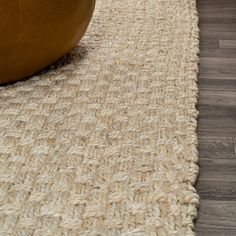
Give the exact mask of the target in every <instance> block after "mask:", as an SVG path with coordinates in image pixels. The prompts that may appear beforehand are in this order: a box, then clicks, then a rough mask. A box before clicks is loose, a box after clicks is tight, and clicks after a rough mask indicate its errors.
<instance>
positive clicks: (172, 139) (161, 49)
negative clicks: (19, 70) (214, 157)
mask: <svg viewBox="0 0 236 236" xmlns="http://www.w3.org/2000/svg"><path fill="white" fill-rule="evenodd" d="M197 23H198V17H197V12H196V4H195V0H139V1H137V0H129V1H127V0H119V1H112V0H98V1H97V7H96V11H95V14H94V18H93V21H92V24H91V25H90V27H89V30H88V31H87V34H86V36H85V37H84V39H83V40H82V42H81V43H80V46H78V47H77V48H76V49H75V50H74V51H73V52H72V54H71V55H69V56H68V57H65V58H64V59H63V60H61V61H60V62H58V63H57V64H56V65H54V67H55V68H53V67H51V68H50V69H49V70H48V71H47V72H45V73H43V74H40V75H37V76H35V77H34V78H31V79H29V80H26V81H21V82H18V83H16V84H12V85H10V86H7V87H1V89H0V235H3V236H9V235H14V236H16V235H17V236H20V235H21V236H29V235H34V236H57V235H65V236H77V235H78V236H103V235H104V236H149V235H150V236H165V235H166V236H173V235H175V236H183V235H193V234H194V233H193V219H194V218H195V217H196V214H197V211H196V206H197V204H198V195H197V194H196V191H195V189H194V187H193V184H194V182H195V179H196V175H197V173H198V167H197V165H196V162H197V148H196V145H197V137H196V116H197V111H196V108H195V105H196V101H197V85H196V79H197V69H198V65H197V63H198V57H197V53H198V26H197Z"/></svg>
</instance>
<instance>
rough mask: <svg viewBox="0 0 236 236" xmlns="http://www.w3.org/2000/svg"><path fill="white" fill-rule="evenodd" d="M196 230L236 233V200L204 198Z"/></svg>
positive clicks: (224, 233) (225, 235)
mask: <svg viewBox="0 0 236 236" xmlns="http://www.w3.org/2000/svg"><path fill="white" fill-rule="evenodd" d="M196 225H197V227H196V231H197V232H198V235H200V232H204V233H205V234H206V233H207V232H208V231H214V232H215V233H216V234H215V235H224V236H228V235H230V234H231V235H236V201H216V200H202V201H201V205H200V210H199V218H198V220H197V224H196Z"/></svg>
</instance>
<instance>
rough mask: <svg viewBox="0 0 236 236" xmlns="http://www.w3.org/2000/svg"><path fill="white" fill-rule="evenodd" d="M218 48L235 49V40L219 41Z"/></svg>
mask: <svg viewBox="0 0 236 236" xmlns="http://www.w3.org/2000/svg"><path fill="white" fill-rule="evenodd" d="M219 44H220V48H230V49H235V48H236V40H219Z"/></svg>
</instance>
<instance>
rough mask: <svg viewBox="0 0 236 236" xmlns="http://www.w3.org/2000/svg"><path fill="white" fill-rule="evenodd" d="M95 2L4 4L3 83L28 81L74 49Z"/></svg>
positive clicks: (0, 9)
mask: <svg viewBox="0 0 236 236" xmlns="http://www.w3.org/2000/svg"><path fill="white" fill-rule="evenodd" d="M94 6H95V0H1V1H0V83H5V82H9V81H15V80H18V79H22V78H25V77H27V76H30V75H32V74H34V73H35V72H37V71H39V70H41V69H42V68H44V67H45V66H47V65H49V64H50V63H52V62H54V61H55V60H57V59H58V58H60V57H61V56H63V55H64V54H65V53H67V52H68V51H69V50H70V49H72V48H73V47H74V46H75V45H76V44H77V43H78V41H79V40H80V39H81V38H82V36H83V35H84V33H85V31H86V29H87V26H88V24H89V22H90V20H91V17H92V13H93V10H94Z"/></svg>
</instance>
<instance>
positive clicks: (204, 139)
mask: <svg viewBox="0 0 236 236" xmlns="http://www.w3.org/2000/svg"><path fill="white" fill-rule="evenodd" d="M198 10H199V16H200V74H199V88H200V98H199V99H200V100H199V105H198V106H199V107H198V109H199V111H200V116H199V125H198V135H199V157H200V162H199V165H200V176H199V179H198V182H197V190H198V193H199V194H200V197H201V204H200V209H199V217H198V220H197V222H196V227H195V231H196V232H197V236H236V0H198Z"/></svg>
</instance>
